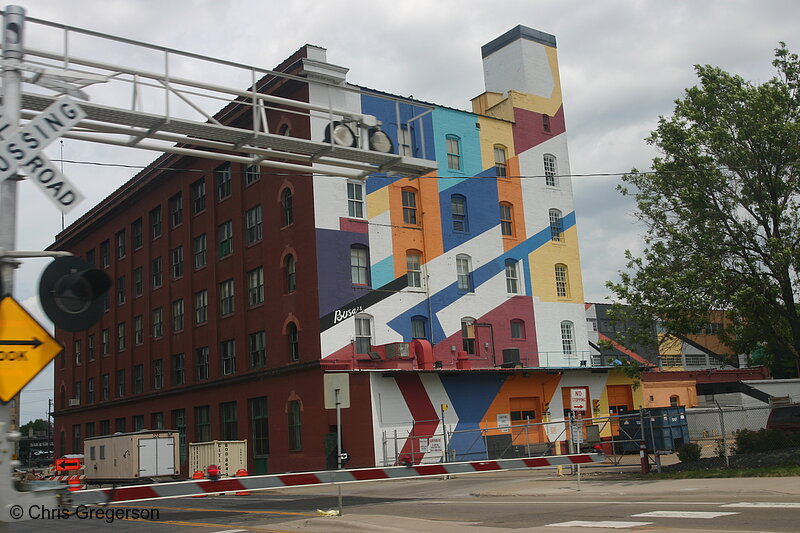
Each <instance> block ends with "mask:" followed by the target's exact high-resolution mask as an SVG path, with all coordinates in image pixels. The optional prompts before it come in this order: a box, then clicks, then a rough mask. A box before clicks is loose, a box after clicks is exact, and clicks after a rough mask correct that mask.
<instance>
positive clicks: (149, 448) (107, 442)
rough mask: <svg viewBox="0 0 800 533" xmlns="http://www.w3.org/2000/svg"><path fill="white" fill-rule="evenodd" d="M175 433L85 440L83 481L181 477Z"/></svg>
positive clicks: (142, 433) (97, 481)
mask: <svg viewBox="0 0 800 533" xmlns="http://www.w3.org/2000/svg"><path fill="white" fill-rule="evenodd" d="M178 442H179V440H178V432H177V431H173V430H156V431H148V430H144V431H137V432H135V433H115V434H113V435H105V436H102V437H91V438H88V439H86V440H85V441H84V444H83V449H84V456H85V458H84V464H85V467H84V468H85V470H84V471H85V472H86V479H87V480H88V481H89V482H94V483H109V482H120V481H138V480H141V479H165V478H176V477H178V476H179V475H180V457H179V454H180V449H179V447H178Z"/></svg>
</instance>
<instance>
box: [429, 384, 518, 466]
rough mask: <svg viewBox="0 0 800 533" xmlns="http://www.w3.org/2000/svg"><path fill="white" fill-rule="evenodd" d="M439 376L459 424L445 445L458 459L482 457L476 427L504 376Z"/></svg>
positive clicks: (483, 456)
mask: <svg viewBox="0 0 800 533" xmlns="http://www.w3.org/2000/svg"><path fill="white" fill-rule="evenodd" d="M439 379H441V382H442V386H443V387H444V390H445V391H446V392H447V396H448V398H450V402H451V404H452V405H451V406H450V407H451V408H452V409H454V410H455V412H456V414H457V415H458V424H457V425H456V428H455V433H453V434H452V436H451V438H450V441H449V442H448V448H449V449H450V450H455V452H456V460H458V461H475V460H480V459H485V458H486V444H485V442H484V440H483V439H482V438H480V432H479V431H476V430H478V429H480V424H481V420H483V418H484V415H485V414H486V411H487V410H488V409H489V406H491V405H492V402H494V399H495V398H496V397H497V394H498V393H499V392H500V388H501V387H502V386H503V384H504V383H505V381H506V376H503V375H497V376H495V375H487V374H480V375H474V374H472V375H470V374H467V375H454V374H442V375H441V376H440V378H439ZM446 422H447V412H445V423H446Z"/></svg>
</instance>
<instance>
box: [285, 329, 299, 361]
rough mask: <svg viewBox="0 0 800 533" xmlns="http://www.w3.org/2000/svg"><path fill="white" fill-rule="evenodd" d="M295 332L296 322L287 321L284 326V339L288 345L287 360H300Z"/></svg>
mask: <svg viewBox="0 0 800 533" xmlns="http://www.w3.org/2000/svg"><path fill="white" fill-rule="evenodd" d="M298 337H299V335H298V334H297V324H295V323H294V322H289V324H288V325H287V326H286V340H287V342H288V347H289V361H299V360H300V343H299V340H298Z"/></svg>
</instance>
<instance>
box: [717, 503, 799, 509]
mask: <svg viewBox="0 0 800 533" xmlns="http://www.w3.org/2000/svg"><path fill="white" fill-rule="evenodd" d="M722 507H750V508H755V509H800V503H794V502H741V503H726V504H725V505H723V506H722Z"/></svg>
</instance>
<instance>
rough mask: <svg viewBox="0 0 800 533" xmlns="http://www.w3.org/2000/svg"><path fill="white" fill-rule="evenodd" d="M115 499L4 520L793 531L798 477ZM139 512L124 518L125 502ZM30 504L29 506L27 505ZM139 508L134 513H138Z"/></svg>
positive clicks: (73, 526)
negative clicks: (85, 510)
mask: <svg viewBox="0 0 800 533" xmlns="http://www.w3.org/2000/svg"><path fill="white" fill-rule="evenodd" d="M342 492H343V495H344V496H343V501H344V515H343V516H320V515H318V513H317V510H318V509H320V510H323V511H324V510H331V509H336V508H337V489H336V488H335V487H308V488H301V489H283V490H280V491H269V492H264V493H253V494H251V495H248V496H232V495H226V496H212V497H205V498H182V499H175V500H158V501H153V502H148V503H146V504H145V503H137V504H129V505H126V506H124V507H121V506H120V507H118V508H117V509H119V510H118V511H116V512H118V513H125V512H127V513H128V519H119V520H115V521H114V522H113V523H112V524H110V523H108V521H107V520H106V518H105V516H104V515H101V516H100V517H99V518H92V519H89V518H86V517H85V515H84V516H83V517H81V516H76V515H74V514H72V515H70V516H69V517H68V518H66V519H64V518H63V517H61V518H59V517H51V519H49V520H44V519H38V520H30V521H25V522H19V523H14V524H12V525H11V527H10V531H11V532H14V533H16V532H26V533H27V532H40V531H44V530H46V529H48V528H56V527H57V528H58V533H69V532H72V531H75V532H78V531H81V532H83V531H88V532H94V531H98V532H99V531H121V532H124V531H143V532H147V533H167V532H169V533H181V532H192V533H197V532H201V531H202V532H207V533H220V532H226V533H234V532H236V533H247V532H258V531H261V532H306V533H324V532H342V533H359V532H365V533H366V532H369V533H372V532H387V533H389V532H401V531H402V532H406V531H414V532H420V533H427V532H431V533H435V532H457V533H489V532H500V531H503V532H509V531H514V532H526V533H527V532H537V533H538V532H545V531H547V532H557V533H576V532H577V533H592V532H603V531H623V532H624V531H629V532H644V531H647V532H655V531H665V532H666V531H669V532H671V533H673V532H676V531H677V532H693V533H707V532H711V531H730V532H769V533H784V532H797V531H800V478H748V479H714V480H663V481H651V480H630V481H608V480H598V479H596V478H592V477H591V476H584V478H583V481H582V483H581V485H580V490H578V485H577V482H576V480H575V479H574V477H571V476H566V477H557V476H555V474H554V473H553V472H552V471H546V472H542V471H539V472H537V473H536V474H534V473H532V472H502V473H485V474H475V475H471V476H462V477H459V478H454V479H446V480H445V479H441V478H435V479H417V480H398V481H386V482H377V483H360V484H351V485H345V486H343V488H342ZM134 509H136V510H140V511H144V512H145V514H146V513H147V512H149V513H150V516H145V515H144V514H142V518H139V519H133V517H132V512H133V510H134ZM36 512H38V510H37V511H36ZM140 514H141V513H140Z"/></svg>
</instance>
